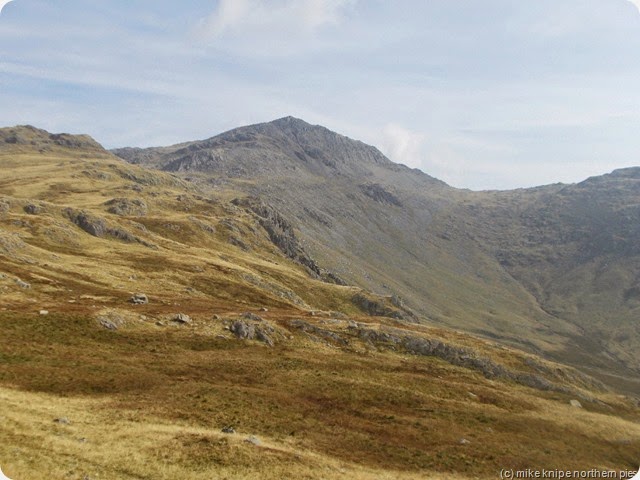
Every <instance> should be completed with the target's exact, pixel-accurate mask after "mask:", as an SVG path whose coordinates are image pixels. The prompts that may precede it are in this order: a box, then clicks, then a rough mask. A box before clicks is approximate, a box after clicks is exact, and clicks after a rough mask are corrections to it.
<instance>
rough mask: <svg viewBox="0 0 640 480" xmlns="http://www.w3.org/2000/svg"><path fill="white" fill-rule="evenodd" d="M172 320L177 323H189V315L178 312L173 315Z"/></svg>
mask: <svg viewBox="0 0 640 480" xmlns="http://www.w3.org/2000/svg"><path fill="white" fill-rule="evenodd" d="M173 321H174V322H178V323H191V317H190V316H189V315H185V314H184V313H178V314H177V315H176V316H175V317H173Z"/></svg>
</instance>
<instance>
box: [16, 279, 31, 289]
mask: <svg viewBox="0 0 640 480" xmlns="http://www.w3.org/2000/svg"><path fill="white" fill-rule="evenodd" d="M16 285H18V286H19V287H20V288H31V284H30V283H27V282H23V281H22V280H20V279H19V278H18V279H17V280H16Z"/></svg>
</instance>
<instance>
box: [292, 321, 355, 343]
mask: <svg viewBox="0 0 640 480" xmlns="http://www.w3.org/2000/svg"><path fill="white" fill-rule="evenodd" d="M288 325H289V327H292V328H295V329H298V330H301V331H303V332H305V333H306V334H308V335H310V336H311V337H312V338H313V337H315V338H321V339H323V340H326V341H328V342H330V343H333V344H336V345H341V346H344V345H347V344H348V343H349V342H348V341H347V340H346V339H345V338H343V337H342V336H340V335H339V334H338V333H336V332H332V331H331V330H326V329H324V328H320V327H317V326H315V325H312V324H310V323H308V322H305V321H304V320H291V321H290V322H289V323H288Z"/></svg>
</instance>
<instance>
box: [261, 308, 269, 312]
mask: <svg viewBox="0 0 640 480" xmlns="http://www.w3.org/2000/svg"><path fill="white" fill-rule="evenodd" d="M260 311H261V312H268V311H269V309H268V308H266V307H262V308H261V309H260Z"/></svg>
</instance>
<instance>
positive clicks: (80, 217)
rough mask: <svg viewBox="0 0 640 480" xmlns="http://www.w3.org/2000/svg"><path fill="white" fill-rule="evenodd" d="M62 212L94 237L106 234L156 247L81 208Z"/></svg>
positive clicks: (128, 241)
mask: <svg viewBox="0 0 640 480" xmlns="http://www.w3.org/2000/svg"><path fill="white" fill-rule="evenodd" d="M63 213H64V215H65V216H66V217H67V218H68V219H69V220H71V222H73V223H74V224H75V225H77V226H78V227H80V228H81V229H82V230H84V231H85V232H87V233H88V234H89V235H93V236H94V237H98V238H104V237H107V236H108V237H111V238H115V239H117V240H121V241H123V242H127V243H134V242H135V243H140V244H142V245H145V246H147V247H150V248H156V247H155V246H154V245H152V244H150V243H148V242H146V241H144V240H142V239H140V238H138V237H136V236H135V235H133V234H132V233H130V232H128V231H127V230H125V229H123V228H120V227H112V226H110V225H109V224H108V223H107V222H106V221H105V220H104V219H103V218H100V217H96V216H94V215H91V214H89V213H87V212H85V211H83V210H74V209H72V208H65V209H64V211H63Z"/></svg>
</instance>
